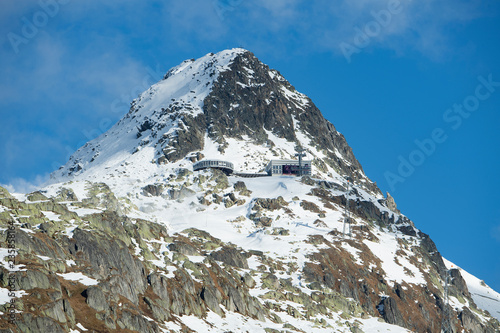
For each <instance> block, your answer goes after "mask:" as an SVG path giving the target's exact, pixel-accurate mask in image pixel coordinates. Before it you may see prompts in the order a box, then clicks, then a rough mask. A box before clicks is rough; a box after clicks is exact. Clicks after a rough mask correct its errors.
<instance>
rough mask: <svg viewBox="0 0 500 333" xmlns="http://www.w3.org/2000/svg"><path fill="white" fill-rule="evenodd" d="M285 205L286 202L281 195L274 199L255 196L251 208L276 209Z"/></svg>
mask: <svg viewBox="0 0 500 333" xmlns="http://www.w3.org/2000/svg"><path fill="white" fill-rule="evenodd" d="M285 206H288V202H286V201H285V199H283V197H282V196H279V197H277V198H275V199H269V198H257V199H255V200H254V206H253V207H252V209H253V210H260V209H266V210H278V209H281V208H283V207H285Z"/></svg>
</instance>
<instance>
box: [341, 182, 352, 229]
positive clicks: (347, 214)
mask: <svg viewBox="0 0 500 333" xmlns="http://www.w3.org/2000/svg"><path fill="white" fill-rule="evenodd" d="M350 186H351V182H350V181H349V179H347V192H346V194H345V199H346V204H345V210H344V229H343V231H342V235H343V236H344V238H345V235H346V224H347V229H348V231H347V235H348V236H349V237H351V212H350V211H349V192H350V191H351V188H350Z"/></svg>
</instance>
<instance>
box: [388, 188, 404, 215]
mask: <svg viewBox="0 0 500 333" xmlns="http://www.w3.org/2000/svg"><path fill="white" fill-rule="evenodd" d="M386 196H387V199H386V202H387V208H389V209H390V210H392V211H393V212H394V213H397V214H400V213H401V212H400V211H399V209H398V206H397V205H396V202H395V201H394V198H393V197H391V195H390V194H389V192H386Z"/></svg>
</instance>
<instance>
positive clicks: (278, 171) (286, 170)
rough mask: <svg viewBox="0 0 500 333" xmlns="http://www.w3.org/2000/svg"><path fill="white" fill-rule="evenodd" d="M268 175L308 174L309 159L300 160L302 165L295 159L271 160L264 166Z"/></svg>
mask: <svg viewBox="0 0 500 333" xmlns="http://www.w3.org/2000/svg"><path fill="white" fill-rule="evenodd" d="M266 172H267V174H268V175H269V176H287V175H290V176H292V175H293V176H302V175H306V176H310V175H311V161H310V160H302V167H301V166H300V165H299V161H297V160H271V161H270V162H269V163H268V164H267V166H266Z"/></svg>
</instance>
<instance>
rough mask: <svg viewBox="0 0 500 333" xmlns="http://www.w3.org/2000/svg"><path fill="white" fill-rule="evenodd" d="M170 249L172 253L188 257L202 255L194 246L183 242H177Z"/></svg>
mask: <svg viewBox="0 0 500 333" xmlns="http://www.w3.org/2000/svg"><path fill="white" fill-rule="evenodd" d="M168 249H169V250H170V251H175V252H179V253H182V254H185V255H187V256H197V255H200V253H199V252H198V250H197V249H196V248H195V247H194V246H193V245H191V244H188V243H186V242H182V241H177V242H175V243H172V244H170V245H169V246H168Z"/></svg>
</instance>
